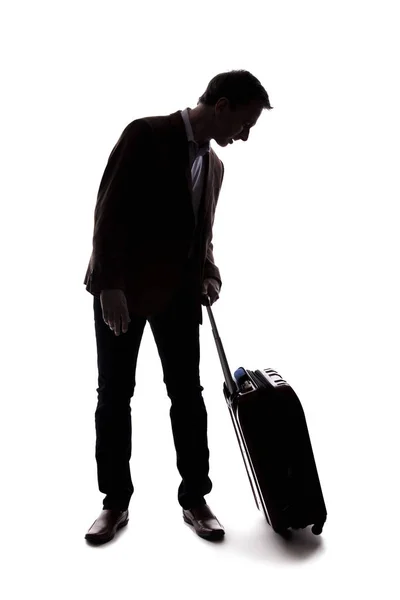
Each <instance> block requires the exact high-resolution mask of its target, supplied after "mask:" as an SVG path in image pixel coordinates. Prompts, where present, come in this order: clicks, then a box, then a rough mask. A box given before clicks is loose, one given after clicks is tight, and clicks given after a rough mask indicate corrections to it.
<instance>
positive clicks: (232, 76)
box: [198, 69, 273, 110]
mask: <svg viewBox="0 0 400 600" xmlns="http://www.w3.org/2000/svg"><path fill="white" fill-rule="evenodd" d="M223 97H224V98H227V99H228V100H229V105H230V108H231V110H236V108H237V107H243V106H248V105H249V104H251V103H252V102H256V103H259V104H260V105H261V106H262V107H263V108H267V109H268V110H271V108H273V107H272V106H271V104H270V102H269V97H268V94H267V92H266V90H265V89H264V88H263V86H262V85H261V83H260V81H259V80H258V79H257V78H256V77H254V75H252V74H251V73H249V71H244V70H243V69H242V70H239V71H228V72H226V73H220V74H219V75H216V76H215V77H213V78H212V79H211V81H210V83H209V84H208V86H207V89H206V91H205V92H204V94H203V95H202V96H200V98H199V101H198V104H200V103H201V104H205V105H207V106H215V105H216V103H217V102H218V100H219V99H220V98H223Z"/></svg>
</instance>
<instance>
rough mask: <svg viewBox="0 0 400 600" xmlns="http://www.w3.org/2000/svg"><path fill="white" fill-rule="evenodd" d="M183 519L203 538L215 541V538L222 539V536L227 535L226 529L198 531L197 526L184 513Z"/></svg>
mask: <svg viewBox="0 0 400 600" xmlns="http://www.w3.org/2000/svg"><path fill="white" fill-rule="evenodd" d="M183 520H184V521H185V523H187V524H188V525H190V527H192V529H193V530H194V531H195V532H196V533H197V535H198V536H199V537H201V538H203V540H211V541H215V540H222V538H223V537H224V535H225V531H224V530H223V529H218V530H215V531H210V532H209V533H201V532H200V531H197V529H196V527H195V526H194V525H193V523H192V521H191V520H190V519H189V518H188V517H186V516H185V515H183Z"/></svg>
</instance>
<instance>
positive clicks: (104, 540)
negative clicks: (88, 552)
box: [85, 518, 129, 544]
mask: <svg viewBox="0 0 400 600" xmlns="http://www.w3.org/2000/svg"><path fill="white" fill-rule="evenodd" d="M128 521H129V518H128V519H125V521H122V523H119V524H118V525H117V528H116V530H115V531H114V533H112V534H111V535H109V536H107V537H100V536H98V535H96V534H95V533H93V534H90V533H87V534H86V535H85V539H86V540H87V541H88V542H90V543H91V544H105V543H107V542H111V540H112V539H114V537H115V534H116V533H117V531H118V530H119V529H121V528H122V527H125V525H128ZM92 536H93V537H92Z"/></svg>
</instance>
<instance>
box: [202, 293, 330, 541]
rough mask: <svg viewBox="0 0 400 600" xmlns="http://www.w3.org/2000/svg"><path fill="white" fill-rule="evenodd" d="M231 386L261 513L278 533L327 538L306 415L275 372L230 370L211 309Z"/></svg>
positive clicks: (232, 409) (229, 396) (228, 396)
mask: <svg viewBox="0 0 400 600" xmlns="http://www.w3.org/2000/svg"><path fill="white" fill-rule="evenodd" d="M206 308H207V312H208V315H209V318H210V321H211V326H212V331H213V335H214V338H215V342H216V345H217V350H218V354H219V357H220V361H221V365H222V370H223V373H224V378H225V382H224V384H223V393H224V396H225V400H226V402H227V405H228V409H229V413H230V416H231V419H232V423H233V426H234V429H235V432H236V436H237V440H238V443H239V447H240V450H241V453H242V457H243V460H244V464H245V467H246V471H247V475H248V478H249V481H250V485H251V489H252V491H253V496H254V499H255V502H256V506H257V508H258V509H259V510H260V511H261V512H263V513H264V515H265V517H266V520H267V522H268V524H269V525H271V527H272V528H273V530H274V531H275V532H276V533H278V534H280V535H282V536H283V537H288V535H290V532H289V530H290V529H305V528H306V527H308V526H309V525H312V532H313V534H314V535H319V534H321V533H322V530H323V527H324V524H325V521H326V518H327V512H326V506H325V502H324V497H323V494H322V490H321V485H320V481H319V477H318V471H317V467H316V464H315V459H314V454H313V450H312V446H311V441H310V436H309V432H308V427H307V422H306V418H305V414H304V411H303V408H302V405H301V403H300V400H299V398H298V397H297V395H296V393H295V392H294V390H293V389H292V388H291V386H290V385H289V384H288V383H287V382H286V381H285V380H284V379H282V377H281V376H280V375H279V373H277V371H274V370H273V369H259V370H256V371H250V370H248V369H244V368H243V367H241V368H239V369H237V370H236V371H235V373H234V378H233V377H232V374H231V372H230V370H229V366H228V362H227V359H226V356H225V352H224V348H223V346H222V342H221V339H220V337H219V334H218V330H217V327H216V324H215V319H214V316H213V313H212V310H211V307H210V305H209V301H208V302H207V305H206Z"/></svg>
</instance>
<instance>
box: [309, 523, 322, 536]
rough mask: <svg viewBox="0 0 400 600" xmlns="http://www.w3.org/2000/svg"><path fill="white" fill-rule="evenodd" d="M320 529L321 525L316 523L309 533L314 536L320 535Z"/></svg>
mask: <svg viewBox="0 0 400 600" xmlns="http://www.w3.org/2000/svg"><path fill="white" fill-rule="evenodd" d="M322 529H323V525H320V524H319V523H316V524H315V525H313V526H312V528H311V531H312V532H313V534H314V535H321V533H322Z"/></svg>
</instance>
